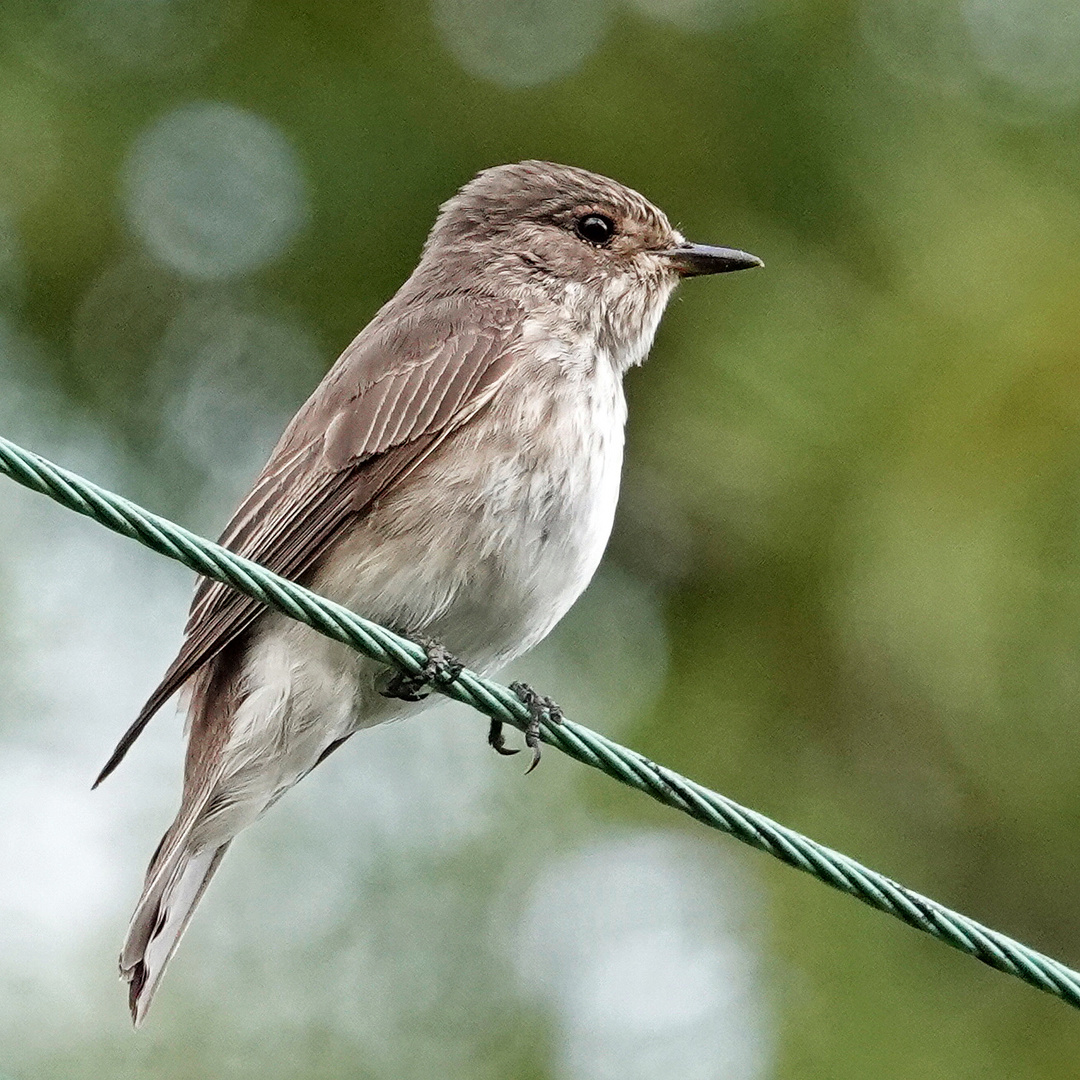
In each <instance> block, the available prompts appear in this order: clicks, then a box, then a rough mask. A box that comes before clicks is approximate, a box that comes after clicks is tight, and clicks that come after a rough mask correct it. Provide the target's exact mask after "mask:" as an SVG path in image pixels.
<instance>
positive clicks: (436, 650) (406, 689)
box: [379, 637, 465, 701]
mask: <svg viewBox="0 0 1080 1080" xmlns="http://www.w3.org/2000/svg"><path fill="white" fill-rule="evenodd" d="M409 640H410V641H414V642H416V644H417V645H419V646H420V648H422V649H423V650H424V653H425V655H426V656H427V660H426V662H425V664H424V666H423V667H422V668H421V669H420V670H419V671H418V672H417V673H416V674H415V675H410V674H408V673H407V672H404V671H398V672H396V673H395V674H394V675H393V676H392V677H391V678H390V680H389V681H388V682H387V683H386V685H385V686H384V687H383V688H382V689H381V690H380V691H379V693H381V694H382V696H383V697H388V698H398V699H400V700H401V701H422V700H423V699H424V698H426V697H427V696H428V694H430V693H431V688H432V687H433V686H449V685H450V684H451V683H452V682H453V681H454V680H455V679H456V678H457V677H458V676H459V675H460V674H461V673H462V671H464V670H465V665H464V664H462V663H460V662H459V661H458V660H456V659H455V658H454V657H453V656H451V655H450V653H449V652H447V650H446V646H445V645H443V644H441V643H440V642H438V641H433V640H432V639H431V638H425V637H410V638H409Z"/></svg>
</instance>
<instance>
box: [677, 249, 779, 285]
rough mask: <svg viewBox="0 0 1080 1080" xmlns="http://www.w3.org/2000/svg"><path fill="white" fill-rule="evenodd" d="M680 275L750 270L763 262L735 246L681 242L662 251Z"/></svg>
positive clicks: (692, 275)
mask: <svg viewBox="0 0 1080 1080" xmlns="http://www.w3.org/2000/svg"><path fill="white" fill-rule="evenodd" d="M663 254H664V255H666V256H667V257H668V259H669V260H670V261H671V265H672V266H673V267H674V268H675V269H676V270H677V271H678V272H679V274H680V275H681V276H682V277H697V276H698V275H700V274H727V273H730V272H731V271H732V270H751V269H753V267H755V266H764V265H765V264H764V263H763V262H762V261H761V260H760V259H759V258H758V257H757V256H756V255H751V254H750V253H749V252H746V251H739V250H737V249H736V248H723V247H709V245H708V244H681V245H680V246H679V247H677V248H672V249H671V250H670V251H665V252H664V253H663Z"/></svg>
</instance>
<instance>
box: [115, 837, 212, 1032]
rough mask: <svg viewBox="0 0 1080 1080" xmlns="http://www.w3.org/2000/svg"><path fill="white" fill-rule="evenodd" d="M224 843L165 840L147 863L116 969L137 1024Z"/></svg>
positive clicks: (197, 901) (133, 1018)
mask: <svg viewBox="0 0 1080 1080" xmlns="http://www.w3.org/2000/svg"><path fill="white" fill-rule="evenodd" d="M163 846H164V845H163ZM228 847H229V841H226V842H225V843H223V844H221V845H220V846H218V847H206V848H203V849H201V850H198V851H189V850H188V848H187V843H186V838H185V841H182V842H181V843H179V844H175V845H174V844H171V843H170V844H168V845H167V848H166V850H167V851H168V852H169V854H168V856H167V858H166V859H165V860H164V861H162V863H161V865H160V866H155V865H154V864H151V869H150V872H149V873H148V874H147V880H146V887H145V889H144V890H143V895H142V896H141V897H140V899H139V903H138V905H137V906H136V908H135V914H134V915H133V916H132V917H131V925H130V927H129V928H128V935H127V939H126V941H125V942H124V948H123V950H122V951H121V953H120V975H121V977H122V978H124V979H126V980H127V982H128V984H129V985H128V1002H129V1004H130V1007H131V1018H132V1020H133V1021H134V1023H135V1026H136V1027H138V1026H139V1025H140V1024H141V1023H142V1022H143V1019H144V1018H145V1017H146V1011H147V1009H149V1007H150V1002H151V1001H152V1000H153V997H154V991H155V990H156V989H157V987H158V984H159V983H160V982H161V977H162V975H163V974H164V973H165V967H166V965H167V964H168V962H169V960H170V959H171V957H172V954H173V953H174V952H175V951H176V946H177V945H178V944H179V943H180V938H181V937H182V936H183V933H184V931H185V930H186V929H187V924H188V922H189V921H190V920H191V916H192V913H193V912H194V910H195V907H196V905H197V904H198V903H199V900H200V899H202V894H203V893H204V892H205V891H206V886H207V885H208V884H209V882H210V879H211V878H212V877H213V876H214V871H215V870H217V868H218V864H219V863H220V862H221V858H222V856H223V855H224V854H225V852H226V851H227V850H228ZM157 861H158V860H155V863H156V862H157Z"/></svg>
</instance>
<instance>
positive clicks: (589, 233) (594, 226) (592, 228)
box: [574, 214, 615, 247]
mask: <svg viewBox="0 0 1080 1080" xmlns="http://www.w3.org/2000/svg"><path fill="white" fill-rule="evenodd" d="M574 232H576V233H577V234H578V236H580V237H581V239H582V240H587V241H588V242H589V243H590V244H596V246H597V247H599V246H600V245H601V244H606V243H607V242H608V241H609V240H610V239H611V238H612V237H613V236H614V235H615V222H614V221H612V220H611V218H609V217H604V215H603V214H586V215H585V216H584V217H579V218H578V219H577V221H575V222H574Z"/></svg>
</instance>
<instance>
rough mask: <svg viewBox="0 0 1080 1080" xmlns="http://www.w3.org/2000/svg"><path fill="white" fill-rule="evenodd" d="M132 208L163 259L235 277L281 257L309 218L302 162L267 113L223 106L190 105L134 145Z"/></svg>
mask: <svg viewBox="0 0 1080 1080" xmlns="http://www.w3.org/2000/svg"><path fill="white" fill-rule="evenodd" d="M126 179H127V183H126V198H125V209H126V212H127V216H128V219H129V220H130V222H131V224H132V226H133V227H134V229H135V231H136V232H137V233H138V235H139V236H140V238H141V239H142V240H143V241H144V243H145V244H146V246H147V247H148V248H149V249H150V251H151V252H152V254H153V255H154V256H155V257H156V258H158V259H160V260H161V261H162V262H164V263H165V264H167V265H168V266H171V267H173V268H174V269H176V270H178V271H180V272H181V273H184V274H188V275H190V276H192V277H197V278H227V277H232V276H235V275H238V274H243V273H246V272H249V271H251V270H255V269H256V268H258V267H259V266H262V265H263V264H265V263H267V262H269V261H270V260H272V259H274V258H276V257H277V256H279V255H281V254H282V252H283V251H284V250H285V249H286V248H287V247H288V245H289V242H290V241H291V240H292V239H293V238H294V237H295V236H296V234H297V233H298V231H299V230H300V228H301V226H302V225H303V224H304V222H305V220H306V219H307V215H308V202H307V189H306V184H305V181H304V176H303V172H302V170H301V166H300V162H299V159H298V157H297V155H296V152H295V151H294V150H293V148H292V146H291V145H290V144H289V142H288V141H287V140H286V138H285V137H284V135H282V133H281V132H280V131H279V130H278V129H277V128H276V127H274V126H273V125H271V124H270V123H268V122H267V121H266V120H264V119H262V118H261V117H258V116H255V115H253V114H251V113H248V112H245V111H244V110H242V109H238V108H236V107H235V106H232V105H227V104H223V103H220V102H200V103H197V104H193V105H187V106H184V107H183V108H180V109H178V110H176V111H175V112H173V113H170V114H169V115H167V116H165V117H163V118H162V119H160V120H159V121H157V123H156V124H154V125H153V126H152V127H151V128H150V129H149V130H148V131H146V132H144V133H143V135H141V136H140V137H139V138H138V139H137V140H136V142H135V145H134V147H133V148H132V151H131V155H130V158H129V161H128V165H127V177H126Z"/></svg>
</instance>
